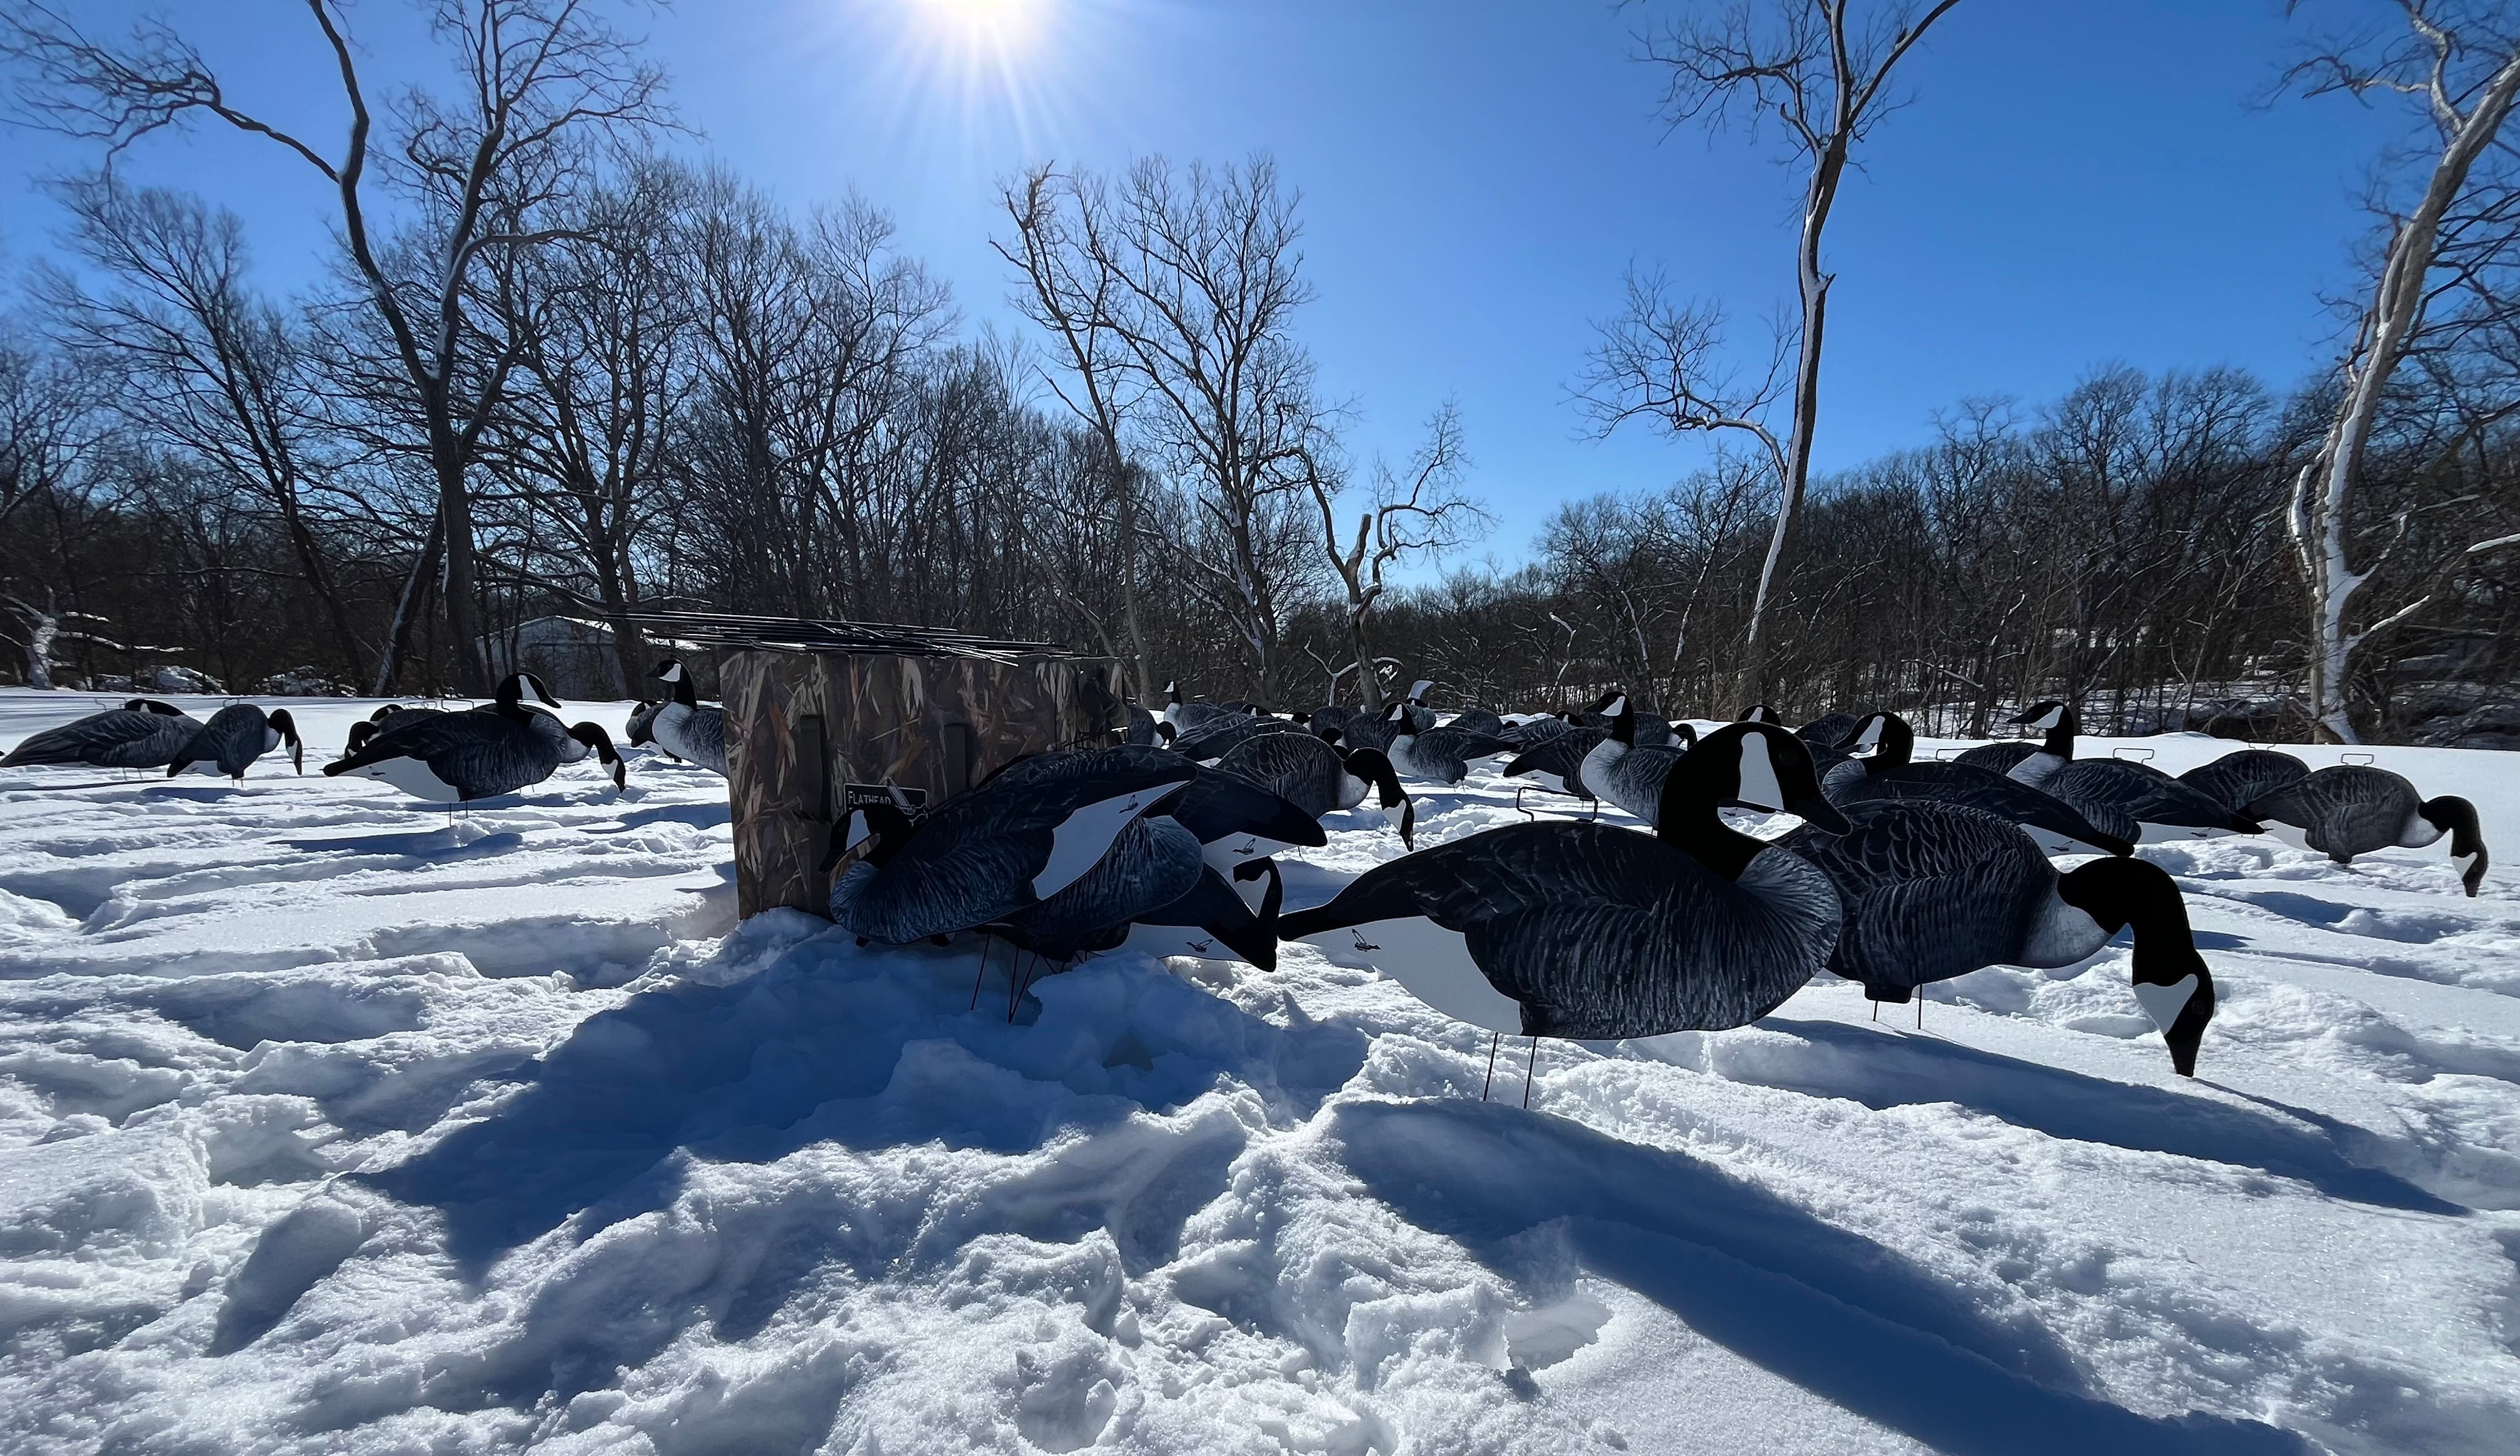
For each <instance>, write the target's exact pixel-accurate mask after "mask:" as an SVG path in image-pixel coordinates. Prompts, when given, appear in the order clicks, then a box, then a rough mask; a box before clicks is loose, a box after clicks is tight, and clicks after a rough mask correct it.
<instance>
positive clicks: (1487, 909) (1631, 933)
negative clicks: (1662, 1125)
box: [1278, 725, 1846, 1038]
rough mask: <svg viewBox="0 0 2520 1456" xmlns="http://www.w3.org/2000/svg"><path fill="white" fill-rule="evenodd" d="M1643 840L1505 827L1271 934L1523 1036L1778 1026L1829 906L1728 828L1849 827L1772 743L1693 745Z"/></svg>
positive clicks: (1368, 877) (1834, 928)
mask: <svg viewBox="0 0 2520 1456" xmlns="http://www.w3.org/2000/svg"><path fill="white" fill-rule="evenodd" d="M1663 796H1664V802H1663V804H1662V806H1661V811H1660V813H1659V814H1658V815H1657V816H1656V817H1657V819H1658V823H1657V827H1656V829H1655V831H1654V833H1652V834H1649V835H1648V834H1639V833H1637V832H1636V831H1634V830H1632V829H1623V828H1618V827H1614V826H1610V825H1603V824H1591V823H1577V822H1573V821H1567V820H1544V821H1539V822H1534V823H1527V824H1511V825H1508V826H1506V827H1504V828H1500V829H1490V830H1486V831H1484V832H1482V833H1478V834H1472V835H1469V836H1467V837H1465V838H1462V839H1456V840H1452V841H1450V842H1448V843H1445V844H1441V845H1437V846H1435V847H1434V848H1432V849H1426V850H1420V851H1418V853H1416V854H1413V855H1408V856H1404V857H1403V858H1401V859H1398V860H1390V861H1388V862H1386V863H1384V864H1381V865H1377V866H1376V867H1374V868H1373V869H1371V870H1368V871H1366V873H1364V874H1363V875H1360V876H1358V877H1357V879H1356V880H1355V882H1354V883H1352V884H1350V885H1349V886H1348V887H1347V888H1346V889H1344V890H1341V891H1340V892H1339V893H1338V894H1337V895H1336V896H1335V897H1333V898H1332V899H1331V900H1330V901H1329V903H1328V904H1323V905H1319V906H1315V907H1313V908H1311V909H1305V910H1297V911H1294V912H1292V913H1290V914H1287V915H1286V916H1284V917H1283V918H1282V919H1281V920H1280V922H1279V927H1278V930H1279V934H1280V935H1281V936H1282V937H1283V938H1285V939H1287V940H1304V941H1308V942H1310V943H1311V944H1313V945H1314V946H1316V947H1318V948H1320V949H1323V950H1324V952H1325V953H1327V954H1328V955H1330V956H1331V957H1332V958H1334V959H1338V960H1341V961H1349V962H1353V961H1356V960H1362V961H1363V963H1365V964H1367V965H1370V966H1372V967H1373V968H1374V969H1376V970H1378V971H1380V972H1381V973H1382V974H1384V975H1386V976H1389V977H1390V978H1391V979H1393V980H1395V981H1398V982H1399V983H1400V984H1401V986H1402V987H1404V988H1406V989H1407V990H1408V991H1409V992H1410V993H1412V994H1413V995H1415V996H1417V997H1418V999H1419V1000H1420V1001H1423V1002H1425V1003H1426V1004H1427V1005H1429V1006H1431V1007H1433V1008H1434V1009H1435V1010H1437V1011H1440V1012H1442V1013H1444V1014H1445V1015H1447V1016H1450V1017H1453V1018H1454V1019H1456V1020H1459V1021H1466V1022H1469V1023H1471V1024H1472V1025H1474V1026H1479V1027H1484V1028H1487V1029H1488V1030H1490V1031H1494V1032H1500V1033H1516V1034H1521V1035H1526V1036H1532V1037H1587V1038H1590V1037H1652V1036H1659V1035H1661V1034H1663V1033H1666V1032H1683V1031H1714V1030H1720V1029H1723V1028H1727V1027H1737V1026H1742V1025H1745V1024H1747V1023H1749V1022H1752V1021H1755V1020H1757V1019H1758V1018H1760V1017H1762V1016H1765V1015H1766V1014H1768V1013H1769V1012H1770V1011H1773V1010H1775V1009H1776V1008H1777V1007H1778V1005H1779V1004H1781V1003H1782V1002H1783V1001H1784V999H1785V998H1786V997H1787V996H1790V995H1792V994H1793V993H1794V992H1795V991H1797V990H1799V989H1800V988H1801V987H1802V986H1803V984H1804V983H1805V982H1807V981H1809V980H1810V979H1811V977H1812V975H1813V974H1814V973H1815V972H1817V971H1819V970H1820V969H1821V968H1822V967H1823V966H1824V965H1825V964H1826V963H1827V960H1828V954H1829V950H1830V949H1831V948H1832V947H1834V946H1835V945H1836V942H1837V937H1838V924H1839V912H1838V904H1837V894H1836V892H1835V891H1834V890H1833V889H1831V888H1830V886H1829V883H1828V878H1827V876H1825V875H1823V874H1822V873H1821V872H1820V871H1819V870H1817V869H1815V868H1813V867H1812V865H1810V864H1809V863H1808V862H1806V861H1804V860H1802V859H1800V858H1799V857H1797V856H1796V855H1794V854H1793V853H1791V852H1790V851H1786V850H1781V849H1778V848H1777V847H1775V846H1772V845H1769V844H1765V843H1763V842H1761V841H1759V840H1756V839H1753V838H1751V837H1750V836H1748V835H1746V834H1741V833H1737V832H1735V831H1734V830H1732V829H1730V828H1727V827H1726V826H1725V825H1724V823H1723V821H1722V820H1721V819H1720V818H1719V817H1718V816H1717V813H1716V807H1717V805H1719V804H1721V803H1723V802H1725V801H1727V800H1738V801H1741V802H1744V803H1751V804H1757V805H1760V806H1761V807H1764V808H1769V809H1776V810H1785V811H1790V812H1792V813H1795V814H1800V815H1803V816H1807V817H1808V818H1810V820H1811V821H1812V822H1813V823H1815V824H1819V825H1822V826H1824V827H1828V828H1833V829H1843V828H1845V827H1846V820H1845V818H1844V817H1842V816H1840V815H1839V814H1838V813H1837V811H1836V810H1835V809H1833V808H1831V807H1830V806H1829V805H1828V804H1827V803H1826V802H1825V801H1823V799H1822V798H1821V796H1820V784H1819V782H1818V781H1817V780H1816V779H1815V778H1814V777H1813V775H1812V772H1811V755H1810V753H1809V752H1808V751H1806V750H1805V749H1804V747H1803V745H1802V744H1801V743H1800V742H1799V741H1797V740H1796V739H1795V738H1794V737H1793V735H1792V734H1790V733H1787V732H1785V731H1784V730H1782V729H1781V728H1770V727H1765V726H1758V725H1736V726H1734V727H1732V728H1726V729H1724V730H1723V731H1721V732H1717V733H1711V734H1709V735H1708V736H1707V737H1705V738H1703V739H1701V740H1700V741H1699V743H1698V745H1697V747H1696V748H1694V749H1692V750H1691V751H1690V752H1689V755H1688V758H1686V759H1684V760H1682V761H1681V763H1680V765H1679V766H1677V767H1676V768H1675V769H1674V770H1673V772H1672V774H1671V776H1670V778H1669V779H1668V780H1666V781H1665V784H1664V788H1663Z"/></svg>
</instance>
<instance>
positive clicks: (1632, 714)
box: [1583, 698, 1697, 824]
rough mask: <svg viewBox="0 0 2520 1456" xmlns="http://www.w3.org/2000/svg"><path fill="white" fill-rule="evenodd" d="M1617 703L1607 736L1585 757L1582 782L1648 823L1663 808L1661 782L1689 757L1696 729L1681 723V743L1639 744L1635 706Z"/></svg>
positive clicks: (1599, 795) (1621, 700)
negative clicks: (1676, 765)
mask: <svg viewBox="0 0 2520 1456" xmlns="http://www.w3.org/2000/svg"><path fill="white" fill-rule="evenodd" d="M1620 703H1621V708H1620V711H1619V712H1618V713H1617V714H1616V715H1615V716H1613V717H1612V718H1611V720H1610V731H1609V735H1608V736H1607V737H1604V738H1603V739H1602V740H1601V741H1600V742H1598V743H1596V744H1594V745H1593V747H1592V749H1591V750H1590V751H1589V752H1587V753H1586V754H1585V755H1584V768H1583V783H1584V785H1585V786H1586V787H1587V788H1589V789H1591V790H1592V791H1593V792H1594V793H1595V794H1596V795H1597V796H1598V797H1600V798H1603V799H1606V800H1608V801H1609V802H1611V803H1612V804H1615V805H1617V806H1619V807H1620V808H1621V809H1624V810H1626V811H1627V812H1628V813H1630V814H1632V815H1635V816H1637V817H1638V818H1641V819H1643V820H1644V821H1645V822H1646V823H1648V824H1650V823H1652V822H1653V816H1654V815H1656V814H1658V813H1660V812H1661V809H1662V785H1663V780H1664V779H1666V778H1668V777H1670V776H1671V771H1672V766H1673V765H1675V764H1677V763H1679V762H1680V761H1681V760H1682V759H1683V758H1684V757H1686V756H1687V755H1688V745H1689V744H1693V743H1695V742H1696V741H1697V729H1695V728H1689V727H1688V725H1687V724H1682V725H1681V726H1680V727H1681V728H1682V729H1683V730H1684V731H1685V732H1686V733H1687V734H1688V738H1687V741H1686V742H1682V743H1671V744H1660V745H1656V744H1644V743H1639V742H1638V741H1637V740H1636V727H1637V715H1636V711H1635V706H1634V705H1633V704H1631V703H1629V702H1628V700H1627V699H1625V698H1622V699H1620Z"/></svg>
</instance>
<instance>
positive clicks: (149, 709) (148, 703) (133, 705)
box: [122, 697, 184, 718]
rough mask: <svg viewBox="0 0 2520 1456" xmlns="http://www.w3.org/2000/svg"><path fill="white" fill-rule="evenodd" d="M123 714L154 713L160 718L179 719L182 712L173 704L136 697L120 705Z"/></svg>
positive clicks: (182, 714) (151, 698) (152, 698)
mask: <svg viewBox="0 0 2520 1456" xmlns="http://www.w3.org/2000/svg"><path fill="white" fill-rule="evenodd" d="M122 711H123V712H125V713H155V714H158V716H159V717H161V718H181V717H183V716H184V710H183V709H181V708H178V707H176V706H175V705H174V704H173V703H161V702H159V701H158V699H156V698H154V697H136V698H133V699H132V700H131V701H129V702H127V703H124V704H123V705H122Z"/></svg>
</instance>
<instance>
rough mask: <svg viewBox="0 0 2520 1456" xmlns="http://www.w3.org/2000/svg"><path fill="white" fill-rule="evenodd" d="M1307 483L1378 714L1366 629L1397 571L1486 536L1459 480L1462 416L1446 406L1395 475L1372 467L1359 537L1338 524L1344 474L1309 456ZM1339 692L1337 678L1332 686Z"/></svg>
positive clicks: (1355, 662) (1363, 683)
mask: <svg viewBox="0 0 2520 1456" xmlns="http://www.w3.org/2000/svg"><path fill="white" fill-rule="evenodd" d="M1304 460H1305V464H1304V484H1305V485H1306V486H1307V487H1308V488H1309V489H1310V490H1311V492H1312V496H1313V504H1314V506H1315V507H1318V508H1319V509H1320V511H1321V516H1322V551H1323V553H1324V554H1325V555H1327V556H1328V558H1329V563H1330V569H1331V570H1333V571H1335V572H1337V573H1338V579H1339V585H1340V586H1341V587H1343V588H1345V589H1346V592H1347V603H1346V605H1347V638H1348V647H1349V650H1350V652H1351V654H1352V655H1351V656H1350V657H1349V659H1348V660H1349V663H1350V665H1351V666H1354V667H1356V668H1358V669H1359V671H1358V673H1357V686H1358V688H1359V689H1360V690H1361V691H1362V692H1363V693H1364V694H1365V706H1366V707H1367V708H1369V709H1372V710H1375V711H1379V710H1380V709H1381V707H1382V688H1381V680H1380V677H1379V675H1377V674H1376V673H1374V672H1373V669H1372V666H1371V664H1373V661H1374V656H1373V638H1372V635H1371V634H1370V633H1369V632H1368V631H1367V623H1368V621H1369V619H1371V618H1372V616H1373V609H1374V607H1375V606H1376V605H1377V604H1378V603H1380V602H1381V600H1382V598H1383V595H1384V594H1385V593H1386V592H1388V591H1389V590H1390V583H1389V581H1388V580H1387V577H1388V574H1389V572H1390V570H1391V568H1392V567H1394V566H1396V565H1399V564H1400V563H1402V562H1404V561H1409V560H1414V559H1418V558H1421V557H1433V556H1440V555H1442V554H1443V553H1444V552H1449V551H1452V550H1454V549H1456V548H1458V547H1461V546H1463V545H1465V544H1467V543H1468V542H1470V541H1471V540H1473V539H1475V537H1476V536H1477V535H1478V534H1479V533H1481V532H1483V531H1485V530H1486V528H1487V526H1488V524H1489V521H1488V515H1487V512H1486V511H1485V510H1483V509H1481V508H1480V507H1479V505H1478V503H1477V502H1475V501H1473V500H1471V499H1470V498H1469V497H1467V496H1465V495H1463V493H1462V475H1463V471H1465V470H1466V469H1467V468H1468V467H1469V457H1468V456H1467V455H1465V454H1464V453H1463V449H1462V414H1461V410H1460V409H1459V408H1458V407H1457V406H1456V405H1454V404H1453V403H1452V402H1451V401H1449V400H1447V401H1446V402H1445V403H1444V405H1443V407H1442V408H1440V409H1438V410H1437V411H1436V412H1435V414H1434V416H1433V418H1431V419H1428V420H1427V421H1426V441H1425V443H1424V444H1422V445H1420V446H1418V450H1417V452H1416V453H1415V454H1414V455H1412V456H1411V457H1410V458H1409V464H1408V467H1407V468H1406V469H1404V470H1398V471H1395V470H1393V469H1392V468H1391V466H1390V464H1389V463H1387V462H1383V461H1376V462H1374V465H1373V488H1372V490H1371V492H1370V493H1369V495H1368V498H1367V501H1366V507H1365V509H1363V510H1362V511H1360V512H1358V514H1357V518H1356V533H1355V535H1354V536H1352V537H1351V536H1348V535H1346V534H1345V533H1344V532H1343V531H1342V530H1341V528H1340V525H1339V498H1340V496H1341V495H1343V494H1344V491H1343V490H1342V489H1341V485H1342V481H1341V477H1340V473H1339V472H1338V471H1337V470H1336V469H1335V467H1330V468H1325V464H1326V463H1325V462H1324V461H1322V460H1321V459H1320V458H1319V457H1318V456H1317V455H1316V454H1315V453H1314V452H1313V451H1311V450H1310V449H1307V450H1306V452H1305V457H1304ZM1332 684H1333V685H1334V686H1335V684H1336V679H1335V678H1333V679H1332Z"/></svg>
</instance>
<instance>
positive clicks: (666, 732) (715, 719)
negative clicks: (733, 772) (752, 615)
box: [648, 657, 726, 778]
mask: <svg viewBox="0 0 2520 1456" xmlns="http://www.w3.org/2000/svg"><path fill="white" fill-rule="evenodd" d="M648 676H649V677H651V678H653V679H655V680H656V681H657V682H659V683H663V684H667V685H669V686H670V687H671V688H672V690H673V695H672V697H671V698H670V699H669V700H668V701H667V702H666V703H665V704H664V705H663V706H662V707H660V708H658V709H657V710H656V716H655V717H654V718H653V719H652V720H651V721H650V724H649V728H648V731H649V733H650V735H651V736H652V737H653V738H654V739H655V740H656V746H657V747H659V748H662V749H664V750H665V751H666V752H667V753H670V754H672V755H673V756H674V757H676V758H678V759H681V760H683V761H684V762H686V763H693V764H697V765H699V766H700V767H701V768H703V769H706V770H708V771H709V772H712V773H715V774H717V775H718V776H719V777H721V778H723V777H725V776H726V710H725V709H724V708H720V707H713V706H705V705H703V704H702V703H701V702H700V699H699V690H698V689H697V687H695V686H694V685H693V684H692V675H691V670H690V669H688V668H686V667H684V666H683V663H682V659H681V658H678V657H668V658H666V659H665V660H664V661H662V662H660V663H657V664H656V670H655V671H654V672H652V673H650V674H649V675H648Z"/></svg>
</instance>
